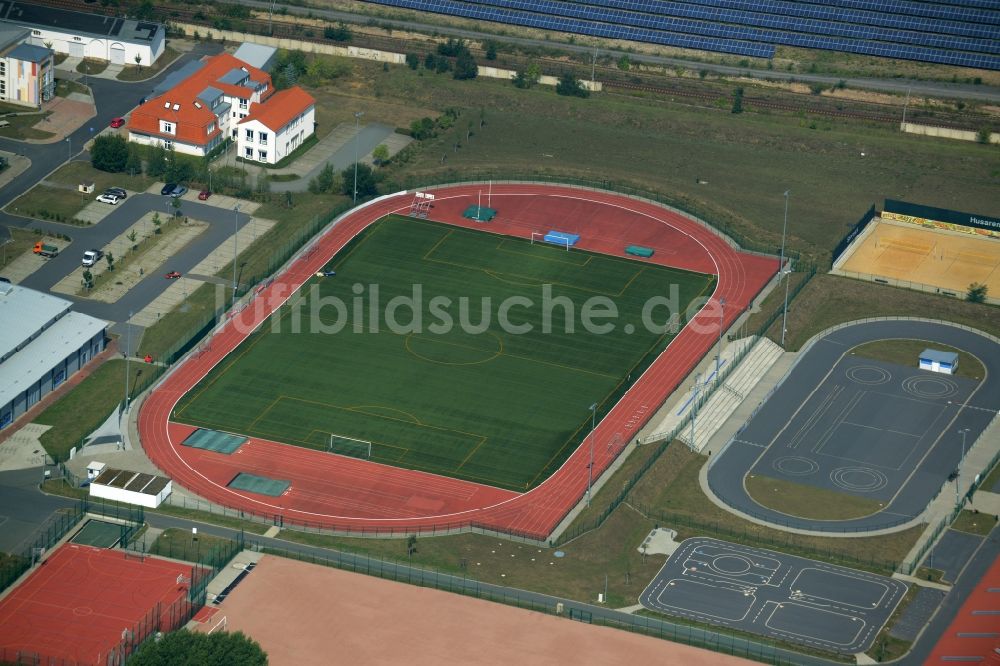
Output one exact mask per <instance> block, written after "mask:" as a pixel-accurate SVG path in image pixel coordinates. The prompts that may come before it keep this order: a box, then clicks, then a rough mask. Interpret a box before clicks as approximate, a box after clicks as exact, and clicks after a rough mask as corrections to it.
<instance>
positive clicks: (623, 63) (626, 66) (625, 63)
mask: <svg viewBox="0 0 1000 666" xmlns="http://www.w3.org/2000/svg"><path fill="white" fill-rule="evenodd" d="M631 68H632V61H631V60H630V59H629V57H628V56H627V55H623V56H622V57H621V58H618V69H620V70H622V71H623V72H627V71H628V70H630V69H631Z"/></svg>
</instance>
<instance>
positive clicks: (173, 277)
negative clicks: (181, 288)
mask: <svg viewBox="0 0 1000 666" xmlns="http://www.w3.org/2000/svg"><path fill="white" fill-rule="evenodd" d="M180 276H181V274H180V273H178V272H177V271H170V272H169V273H167V274H166V275H164V276H163V277H165V278H167V279H168V280H176V279H177V278H179V277H180Z"/></svg>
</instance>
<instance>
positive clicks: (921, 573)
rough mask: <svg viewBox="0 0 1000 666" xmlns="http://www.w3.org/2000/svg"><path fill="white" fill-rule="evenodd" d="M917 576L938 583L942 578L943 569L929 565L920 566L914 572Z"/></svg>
mask: <svg viewBox="0 0 1000 666" xmlns="http://www.w3.org/2000/svg"><path fill="white" fill-rule="evenodd" d="M914 576H916V577H917V578H920V579H923V580H929V581H931V582H932V583H940V582H942V581H943V580H944V571H942V570H941V569H931V568H929V567H920V568H919V569H917V572H916V573H915V574H914Z"/></svg>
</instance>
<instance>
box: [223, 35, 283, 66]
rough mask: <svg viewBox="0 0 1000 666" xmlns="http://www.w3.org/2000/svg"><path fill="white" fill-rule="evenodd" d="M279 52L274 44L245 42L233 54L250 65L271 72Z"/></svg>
mask: <svg viewBox="0 0 1000 666" xmlns="http://www.w3.org/2000/svg"><path fill="white" fill-rule="evenodd" d="M277 53H278V49H276V48H274V47H273V46H265V45H263V44H254V43H253V42H243V43H242V44H240V47H239V48H238V49H236V53H234V54H233V55H234V56H236V57H237V58H239V59H240V60H242V61H243V62H245V63H246V64H248V65H252V66H253V67H256V68H257V69H262V70H264V71H265V72H270V71H271V65H273V64H274V59H275V56H276V54H277Z"/></svg>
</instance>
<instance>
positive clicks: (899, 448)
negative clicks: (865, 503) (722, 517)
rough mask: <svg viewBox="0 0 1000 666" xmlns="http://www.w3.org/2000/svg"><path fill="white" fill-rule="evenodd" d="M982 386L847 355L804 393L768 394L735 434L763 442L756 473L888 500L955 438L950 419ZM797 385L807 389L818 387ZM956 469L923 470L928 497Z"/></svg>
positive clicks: (750, 441) (752, 442)
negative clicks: (794, 397)
mask: <svg viewBox="0 0 1000 666" xmlns="http://www.w3.org/2000/svg"><path fill="white" fill-rule="evenodd" d="M802 362H803V363H808V359H807V360H804V361H802ZM978 386H979V383H978V382H976V381H974V380H971V379H965V378H962V377H955V376H949V375H943V374H938V373H932V372H928V371H925V370H920V369H918V368H916V367H905V366H901V365H896V364H893V363H885V362H882V361H876V360H873V359H868V358H864V357H861V356H852V355H846V356H843V357H842V358H841V359H840V360H839V361H838V362H837V363H836V364H835V365H834V366H833V368H831V369H830V371H829V373H827V375H826V376H825V377H823V380H822V382H820V383H819V385H818V386H815V388H813V389H812V392H811V393H809V394H808V397H806V399H805V400H801V401H798V402H792V401H785V400H774V399H771V400H769V401H768V403H767V404H766V405H765V407H764V408H763V409H761V411H760V412H758V413H757V415H756V416H755V417H754V418H753V419H751V421H750V422H749V423H748V424H747V427H746V428H745V429H744V430H743V432H741V433H740V434H739V435H737V439H736V440H735V441H736V442H739V443H742V444H747V445H751V446H755V447H759V448H760V456H759V457H758V459H757V461H756V463H755V464H754V465H753V467H752V468H751V470H750V473H751V474H754V475H758V474H759V475H763V476H768V477H771V478H777V479H782V480H785V481H790V482H794V483H800V484H806V485H810V486H815V487H819V488H825V489H827V490H833V491H838V492H845V493H850V494H853V495H858V496H860V497H867V498H869V499H874V500H878V501H880V502H883V503H886V504H888V503H889V502H890V501H891V500H892V499H893V498H894V497H895V496H896V494H897V493H898V492H899V491H900V489H901V488H902V487H903V486H904V485H905V484H907V483H908V482H909V481H910V480H911V479H913V478H915V475H914V472H915V470H916V469H917V467H918V466H919V465H920V463H921V462H922V461H923V460H924V457H925V456H926V454H927V453H928V452H929V451H930V450H931V448H932V447H934V446H935V444H937V443H938V442H939V441H947V442H949V443H953V441H952V440H953V439H954V438H953V437H951V438H949V437H947V436H946V434H947V433H946V431H947V429H948V427H949V424H951V423H952V421H953V420H954V419H955V417H956V416H957V415H958V412H959V409H960V407H961V405H962V404H963V403H964V402H965V401H966V400H967V399H968V398H969V397H970V396H971V395H972V393H973V392H974V391H975V390H976V389H977V387H978ZM795 388H796V389H797V390H798V394H799V395H803V394H804V393H806V391H809V390H810V388H811V387H809V386H805V387H803V386H802V385H801V384H796V386H795ZM972 441H975V440H974V438H973V440H972ZM950 471H951V470H950V469H942V470H940V476H939V478H932V477H931V476H930V475H923V476H920V477H916V478H917V480H918V482H919V483H921V484H926V485H927V492H926V501H928V502H929V501H930V500H931V498H932V496H933V494H934V492H936V490H937V488H939V487H940V486H941V483H942V482H943V481H944V479H945V477H946V476H947V475H948V472H950ZM917 510H918V511H919V508H918V509H917Z"/></svg>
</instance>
